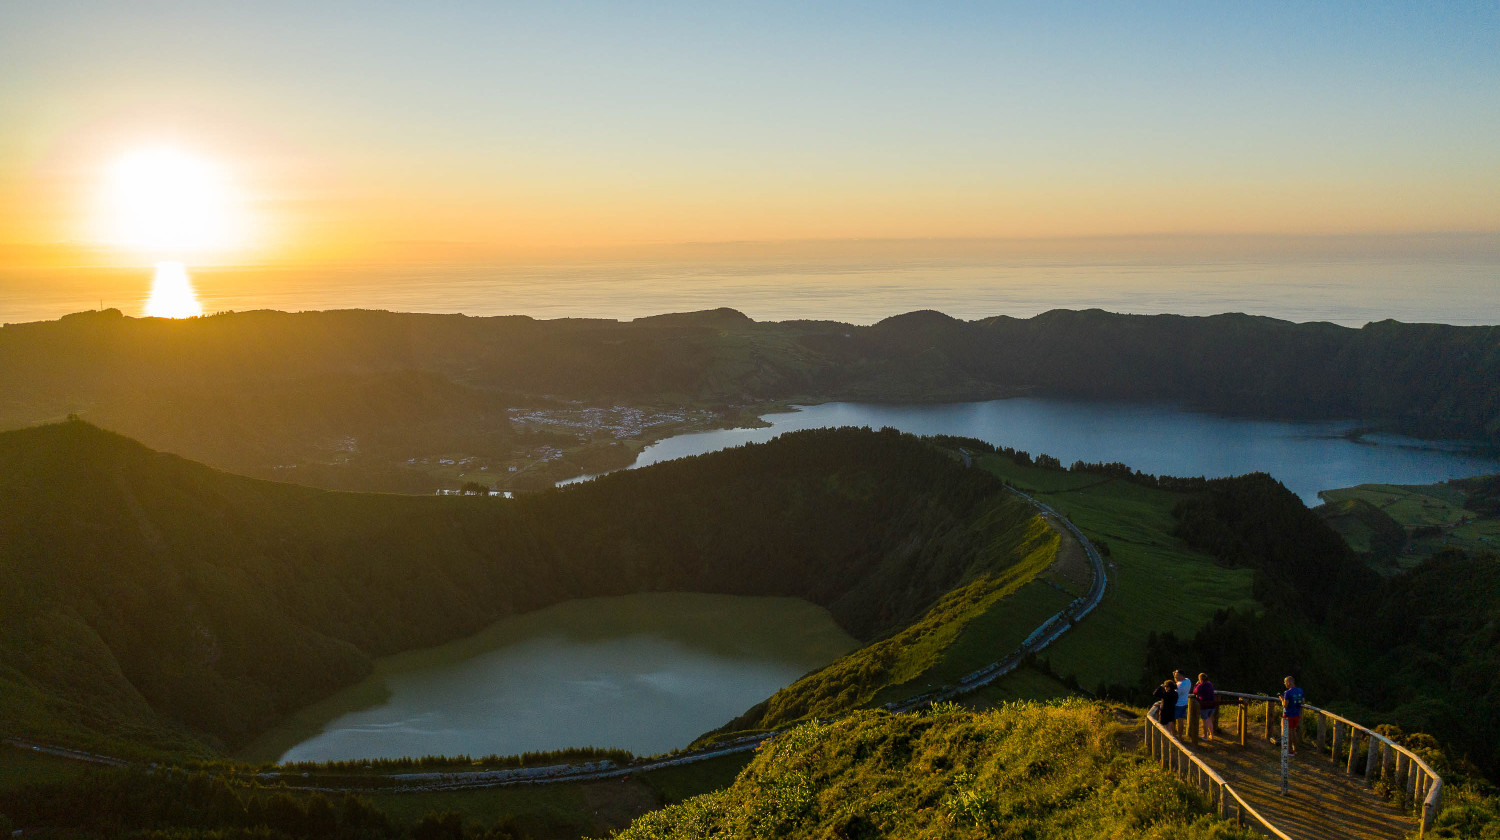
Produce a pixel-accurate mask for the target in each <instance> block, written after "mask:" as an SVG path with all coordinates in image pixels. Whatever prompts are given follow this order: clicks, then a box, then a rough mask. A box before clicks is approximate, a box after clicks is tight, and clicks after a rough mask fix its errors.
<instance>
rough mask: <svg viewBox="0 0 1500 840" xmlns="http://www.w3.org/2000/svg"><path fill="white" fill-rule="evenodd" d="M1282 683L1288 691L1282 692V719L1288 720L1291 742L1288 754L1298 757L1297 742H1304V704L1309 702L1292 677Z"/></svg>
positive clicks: (1288, 732) (1287, 726) (1287, 725)
mask: <svg viewBox="0 0 1500 840" xmlns="http://www.w3.org/2000/svg"><path fill="white" fill-rule="evenodd" d="M1281 682H1282V684H1283V685H1285V686H1286V691H1283V692H1281V717H1282V718H1283V719H1285V720H1286V728H1287V734H1288V740H1289V741H1291V744H1290V747H1291V748H1290V749H1289V750H1288V752H1289V753H1290V754H1291V755H1296V754H1297V742H1298V741H1300V740H1302V704H1303V703H1305V702H1307V695H1306V694H1304V693H1303V691H1302V689H1300V688H1298V687H1297V681H1296V680H1294V679H1292V678H1291V677H1287V678H1286V679H1284V680H1282V681H1281Z"/></svg>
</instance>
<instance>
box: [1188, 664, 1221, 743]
mask: <svg viewBox="0 0 1500 840" xmlns="http://www.w3.org/2000/svg"><path fill="white" fill-rule="evenodd" d="M1193 696H1194V697H1196V698H1198V717H1199V719H1200V720H1202V721H1203V733H1204V734H1203V737H1205V738H1207V739H1208V740H1210V741H1212V740H1213V739H1214V733H1215V732H1218V731H1219V716H1218V714H1217V712H1218V710H1219V699H1218V697H1216V696H1215V695H1214V684H1213V683H1211V682H1209V681H1208V675H1207V674H1199V675H1198V682H1196V683H1194V684H1193Z"/></svg>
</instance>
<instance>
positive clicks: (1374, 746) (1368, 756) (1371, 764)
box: [1365, 732, 1385, 785]
mask: <svg viewBox="0 0 1500 840" xmlns="http://www.w3.org/2000/svg"><path fill="white" fill-rule="evenodd" d="M1384 749H1385V744H1383V743H1381V741H1380V739H1379V738H1377V737H1375V733H1373V732H1371V733H1370V748H1369V749H1368V750H1365V784H1367V785H1373V784H1375V768H1376V767H1378V766H1379V764H1380V754H1381V751H1382V750H1384Z"/></svg>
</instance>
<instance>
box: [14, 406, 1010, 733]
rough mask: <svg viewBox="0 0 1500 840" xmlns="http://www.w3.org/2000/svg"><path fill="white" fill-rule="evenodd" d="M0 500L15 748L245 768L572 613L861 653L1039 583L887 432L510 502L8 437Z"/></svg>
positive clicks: (986, 491)
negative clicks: (403, 653) (673, 602)
mask: <svg viewBox="0 0 1500 840" xmlns="http://www.w3.org/2000/svg"><path fill="white" fill-rule="evenodd" d="M0 496H3V497H4V498H5V499H7V500H8V501H7V504H6V505H4V506H3V507H0V720H3V726H4V728H5V731H6V733H7V734H22V735H29V736H33V737H44V738H53V739H58V740H62V741H64V742H67V743H69V744H72V745H77V746H89V745H96V746H97V745H104V746H108V747H110V748H112V749H124V750H129V749H132V748H137V749H139V748H141V747H142V746H143V745H144V746H148V747H149V748H150V749H152V750H158V751H160V750H169V751H171V750H184V749H186V750H189V751H195V752H210V751H213V750H215V749H218V748H223V747H234V746H237V745H239V744H242V743H244V742H245V741H246V740H247V739H248V738H250V737H251V736H253V735H254V734H255V733H256V732H258V731H260V730H262V729H264V728H265V727H266V726H268V725H269V724H270V723H271V722H272V721H274V720H276V719H277V718H278V717H280V716H282V715H284V714H286V713H287V712H289V711H291V710H293V709H296V708H298V707H300V706H302V705H305V704H306V703H308V702H310V701H311V700H313V699H316V698H317V697H320V696H322V695H324V694H327V693H329V692H331V691H332V690H333V689H335V688H337V687H340V686H342V685H345V684H348V683H349V682H351V681H354V680H356V679H358V678H359V677H361V676H362V675H364V674H365V673H367V671H368V670H369V668H370V667H371V665H370V663H371V659H372V658H373V657H376V656H381V655H384V654H388V653H393V652H396V651H400V650H406V649H411V648H416V647H421V646H427V645H432V644H436V643H439V642H443V641H447V640H450V639H454V638H457V637H460V636H463V635H466V634H469V633H472V632H474V631H476V630H478V629H480V628H481V627H484V626H485V625H487V624H489V623H491V622H493V621H494V620H496V619H497V618H499V617H502V616H504V615H509V614H512V613H516V612H521V611H525V610H529V609H534V608H537V607H541V606H544V605H547V604H552V603H556V602H559V601H562V600H567V599H571V598H578V597H588V596H598V595H615V594H625V593H630V592H640V591H660V590H680V591H700V592H717V593H725V594H743V595H784V596H795V597H801V598H805V599H807V600H809V601H812V602H813V603H816V604H819V605H822V606H825V607H827V608H828V609H829V610H830V612H831V613H832V615H833V616H834V618H835V620H837V621H838V622H839V623H840V624H841V625H842V626H843V627H844V628H845V629H846V630H848V631H849V632H850V633H851V634H852V635H854V636H856V637H857V638H859V639H861V640H865V641H870V640H874V639H877V638H880V637H882V636H884V635H886V634H888V633H892V632H895V631H897V630H899V629H900V628H902V627H905V626H906V625H907V624H908V623H910V622H911V621H913V620H915V619H916V618H918V617H919V616H921V615H922V614H923V613H924V612H926V611H927V610H928V609H929V608H930V607H931V606H932V605H933V604H934V603H935V602H936V601H937V600H938V599H939V598H940V597H941V596H943V595H944V594H945V593H947V592H949V591H950V590H952V589H954V588H955V587H957V586H960V585H963V584H966V583H969V582H972V581H974V580H978V579H980V578H981V577H983V576H985V575H990V574H996V573H1001V572H1003V570H1005V569H1006V568H1008V567H1010V566H1012V565H1014V564H1017V563H1022V562H1023V561H1024V563H1026V564H1028V565H1026V566H1025V568H1028V569H1029V568H1031V567H1032V566H1034V565H1035V563H1036V562H1037V561H1036V559H1035V557H1032V556H1031V555H1030V552H1034V551H1035V550H1036V547H1035V546H1030V547H1027V548H1025V550H1024V551H1023V550H1020V549H1021V548H1022V547H1023V546H1027V545H1029V544H1028V543H1027V542H1026V535H1027V534H1028V533H1029V531H1028V528H1030V527H1031V526H1028V525H1027V524H1026V523H1028V522H1032V521H1033V520H1034V517H1033V516H1032V512H1031V511H1030V509H1029V508H1028V507H1027V506H1026V505H1024V503H1021V502H1018V501H1015V500H1013V499H1010V498H1008V497H1006V496H1005V495H1004V494H1002V493H1001V492H1000V487H999V484H998V482H997V481H995V480H994V479H993V478H991V477H990V476H987V475H985V474H983V473H980V472H978V471H972V470H965V469H964V468H963V467H962V466H961V465H960V464H959V463H958V462H957V461H956V460H955V459H953V458H952V457H950V456H949V455H947V454H945V453H943V452H941V451H940V450H938V449H937V448H935V447H933V446H931V445H930V444H927V443H924V442H923V441H921V440H918V439H916V438H913V437H911V436H907V435H901V434H897V433H895V432H890V431H887V432H878V433H877V432H869V431H859V430H833V431H817V432H804V433H799V434H795V435H788V436H785V437H783V438H781V439H779V440H778V441H776V442H773V443H771V444H766V445H760V446H750V447H744V448H740V449H736V450H730V451H726V452H721V453H716V454H713V455H707V456H702V457H699V458H693V459H687V460H685V461H679V462H673V463H670V464H663V465H659V466H656V467H652V468H650V469H643V470H635V471H629V472H624V473H619V474H615V475H611V476H608V477H606V478H604V479H601V480H598V481H595V482H589V483H586V484H583V485H577V486H572V487H568V488H565V489H562V490H556V491H549V492H545V493H539V494H534V495H528V496H524V497H521V498H519V499H517V500H514V501H511V500H502V499H499V498H478V497H432V496H426V497H413V496H396V495H373V494H354V493H338V492H329V491H321V490H313V489H310V488H305V487H299V486H294V485H288V484H276V483H271V482H265V481H259V480H254V479H247V478H242V477H239V476H234V475H229V474H226V473H222V472H218V471H216V470H213V469H210V468H207V467H204V466H202V465H200V464H195V463H192V462H189V461H186V460H184V459H182V458H178V457H176V456H172V455H165V454H161V453H156V452H153V451H151V450H149V449H147V448H145V447H143V446H141V445H139V444H137V443H134V442H132V441H130V440H127V439H124V438H121V437H119V436H117V435H114V434H111V433H108V432H104V431H101V430H99V429H97V428H95V427H93V426H90V425H88V424H86V423H81V422H70V423H63V424H58V425H52V426H45V427H39V428H33V429H26V430H20V431H15V432H8V433H4V434H0ZM1007 534H1014V535H1016V536H1013V537H1008V536H1006V535H1007Z"/></svg>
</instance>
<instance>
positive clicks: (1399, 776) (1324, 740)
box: [1218, 691, 1443, 836]
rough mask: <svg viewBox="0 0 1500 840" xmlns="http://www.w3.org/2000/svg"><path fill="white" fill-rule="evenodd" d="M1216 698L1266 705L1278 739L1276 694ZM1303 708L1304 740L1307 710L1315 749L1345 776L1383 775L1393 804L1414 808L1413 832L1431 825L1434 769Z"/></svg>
mask: <svg viewBox="0 0 1500 840" xmlns="http://www.w3.org/2000/svg"><path fill="white" fill-rule="evenodd" d="M1218 696H1220V697H1228V698H1233V699H1235V700H1237V701H1239V702H1240V704H1242V705H1248V704H1249V703H1252V702H1254V703H1265V704H1266V737H1268V738H1270V739H1272V740H1280V736H1279V734H1278V733H1275V732H1273V731H1272V725H1273V724H1272V721H1273V720H1276V719H1277V718H1279V717H1280V710H1279V705H1280V702H1281V700H1280V698H1277V697H1271V696H1269V695H1265V694H1240V693H1238V692H1234V691H1220V692H1219V693H1218ZM1302 708H1303V709H1304V712H1303V719H1304V723H1303V726H1302V728H1301V730H1300V733H1301V737H1302V739H1303V740H1306V739H1307V738H1308V737H1309V736H1308V731H1307V724H1306V722H1305V721H1306V719H1307V717H1308V715H1309V714H1311V715H1315V716H1316V717H1317V721H1318V722H1317V735H1316V736H1314V737H1315V738H1316V741H1315V743H1316V744H1317V748H1318V751H1319V752H1320V753H1321V752H1322V751H1323V750H1324V749H1325V747H1326V748H1327V749H1328V751H1329V756H1330V757H1331V758H1332V760H1333V761H1334V762H1335V763H1342V764H1343V765H1344V770H1345V772H1347V773H1349V774H1350V775H1355V774H1360V775H1363V776H1364V777H1365V782H1366V784H1371V785H1373V784H1375V782H1376V781H1379V780H1381V779H1384V780H1385V781H1386V783H1387V784H1388V785H1389V786H1390V788H1391V789H1392V790H1394V791H1395V793H1396V798H1397V802H1398V804H1399V805H1400V806H1401V807H1402V808H1403V809H1410V810H1412V811H1414V812H1415V816H1416V817H1417V820H1418V822H1419V823H1420V825H1421V828H1420V832H1419V834H1418V836H1421V835H1424V834H1426V833H1427V831H1428V830H1429V829H1431V828H1432V824H1433V821H1434V820H1436V819H1437V815H1438V810H1439V808H1440V807H1441V806H1442V800H1443V777H1442V776H1439V775H1438V774H1437V771H1435V770H1433V769H1432V767H1430V766H1429V765H1428V764H1427V762H1425V761H1423V760H1422V759H1421V758H1420V757H1419V756H1417V754H1416V753H1414V752H1412V751H1411V750H1409V749H1407V748H1406V747H1403V746H1401V745H1400V744H1397V743H1396V742H1395V741H1392V740H1391V739H1389V738H1387V737H1385V736H1384V735H1381V734H1380V733H1379V732H1375V731H1374V730H1371V729H1370V728H1368V727H1365V726H1361V725H1360V724H1358V723H1355V722H1354V721H1352V720H1349V719H1348V718H1346V717H1341V716H1339V715H1336V714H1334V713H1333V712H1330V711H1328V710H1327V709H1320V708H1318V707H1317V706H1312V705H1306V704H1304V705H1303V707H1302ZM1330 736H1331V739H1330ZM1362 743H1363V746H1364V747H1365V750H1364V761H1363V762H1362V764H1363V766H1361V762H1360V761H1359V758H1360V746H1361V744H1362Z"/></svg>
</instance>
